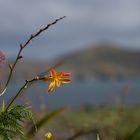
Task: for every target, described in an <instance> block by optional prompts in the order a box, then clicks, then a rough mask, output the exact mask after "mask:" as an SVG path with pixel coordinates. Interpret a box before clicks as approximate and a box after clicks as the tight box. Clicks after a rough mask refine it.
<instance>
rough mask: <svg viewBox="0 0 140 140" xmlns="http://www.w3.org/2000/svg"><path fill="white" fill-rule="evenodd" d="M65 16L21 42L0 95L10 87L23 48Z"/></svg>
mask: <svg viewBox="0 0 140 140" xmlns="http://www.w3.org/2000/svg"><path fill="white" fill-rule="evenodd" d="M63 18H65V16H63V17H61V18H59V19H56V20H55V21H54V22H52V23H50V24H48V25H47V26H46V27H44V28H42V29H40V30H39V31H38V32H37V33H35V34H32V35H31V36H30V37H29V39H28V40H27V41H26V42H25V43H24V44H20V50H19V52H18V54H17V57H16V59H15V61H14V63H13V65H11V64H10V65H9V67H10V73H9V76H8V79H7V82H6V84H5V88H4V89H3V91H2V92H1V93H0V96H2V95H3V94H4V93H5V92H6V90H7V87H8V84H9V82H10V80H11V77H12V74H13V72H14V69H15V66H16V64H17V62H18V60H19V59H21V58H22V56H21V52H22V50H23V49H24V48H25V47H26V46H27V45H28V44H29V43H30V42H31V41H32V40H33V39H34V38H36V37H37V36H39V35H40V34H41V33H42V32H44V31H46V30H47V29H48V28H49V27H50V26H52V25H54V24H56V23H57V22H58V21H60V20H62V19H63Z"/></svg>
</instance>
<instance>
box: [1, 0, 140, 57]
mask: <svg viewBox="0 0 140 140" xmlns="http://www.w3.org/2000/svg"><path fill="white" fill-rule="evenodd" d="M61 16H67V18H65V19H64V20H63V21H60V22H59V23H58V24H56V25H55V26H53V27H51V28H50V29H49V30H48V31H47V32H45V33H43V34H42V35H41V36H40V37H38V38H37V39H35V40H34V41H33V43H32V44H31V45H29V46H28V47H27V48H26V49H25V52H24V54H25V55H26V56H28V57H29V56H31V57H36V56H38V57H39V58H47V57H54V56H58V55H61V54H63V53H65V52H66V53H67V52H71V51H75V50H78V49H80V48H84V47H87V46H88V45H91V44H94V43H99V42H114V43H117V44H120V45H121V46H124V47H125V48H129V49H140V0H0V49H1V50H4V51H5V52H6V53H7V54H8V55H9V56H13V55H14V54H16V52H17V50H18V45H19V43H22V42H25V41H26V39H27V38H28V36H29V35H30V34H31V33H34V32H35V31H37V30H38V29H39V28H40V27H44V26H45V25H46V24H48V23H50V22H52V21H54V20H55V19H56V18H59V17H61Z"/></svg>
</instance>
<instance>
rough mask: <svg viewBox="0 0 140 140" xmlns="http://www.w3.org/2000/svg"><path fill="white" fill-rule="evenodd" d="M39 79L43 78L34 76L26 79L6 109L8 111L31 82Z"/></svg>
mask: <svg viewBox="0 0 140 140" xmlns="http://www.w3.org/2000/svg"><path fill="white" fill-rule="evenodd" d="M38 80H42V78H39V77H37V78H34V79H32V80H26V81H25V84H24V85H23V86H22V87H21V88H20V90H19V91H18V93H17V94H16V95H15V96H14V97H13V98H12V99H11V101H10V102H9V104H8V105H7V107H6V109H5V111H8V109H9V108H10V106H11V105H12V104H13V102H14V101H15V100H16V99H17V98H18V97H19V96H20V95H21V93H22V91H23V90H25V89H27V88H28V85H29V84H30V83H33V82H35V81H38Z"/></svg>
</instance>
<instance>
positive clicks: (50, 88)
mask: <svg viewBox="0 0 140 140" xmlns="http://www.w3.org/2000/svg"><path fill="white" fill-rule="evenodd" d="M54 86H55V81H52V82H51V83H50V85H49V88H48V92H51V91H53V89H54Z"/></svg>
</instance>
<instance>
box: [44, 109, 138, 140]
mask: <svg viewBox="0 0 140 140" xmlns="http://www.w3.org/2000/svg"><path fill="white" fill-rule="evenodd" d="M139 118H140V108H139V107H125V108H121V107H120V108H119V107H118V108H116V107H112V108H107V107H105V108H95V109H91V110H84V109H81V110H75V111H74V110H66V111H65V112H63V113H62V115H60V117H59V118H57V119H56V121H55V122H54V121H53V122H50V123H49V124H48V125H47V128H46V129H49V130H55V132H56V134H55V135H57V136H58V138H60V139H63V137H64V135H66V136H65V137H66V138H68V137H71V136H73V135H74V134H76V133H79V132H80V133H81V136H80V137H79V139H76V140H81V138H83V137H84V138H85V139H84V140H90V139H91V140H93V137H95V134H97V132H98V133H99V134H100V137H101V139H103V140H112V139H113V138H114V140H139V139H140V133H139V132H140V131H139V130H137V135H135V139H130V135H131V134H132V133H133V132H134V130H135V129H136V128H137V127H138V126H139V125H140V119H139ZM90 131H91V134H94V135H90V134H89V135H87V136H86V135H82V133H88V132H90ZM95 132H96V133H95ZM135 134H136V133H135ZM138 134H139V135H138ZM66 138H65V139H66Z"/></svg>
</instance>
